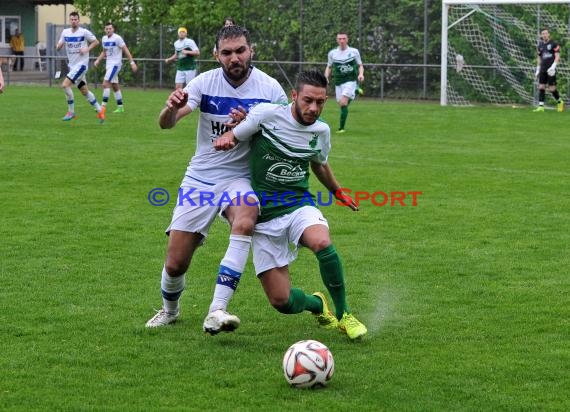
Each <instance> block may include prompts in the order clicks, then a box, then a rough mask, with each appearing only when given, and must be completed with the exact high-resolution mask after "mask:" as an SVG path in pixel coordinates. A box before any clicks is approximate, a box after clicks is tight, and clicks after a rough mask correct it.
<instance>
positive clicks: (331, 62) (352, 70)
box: [327, 47, 362, 86]
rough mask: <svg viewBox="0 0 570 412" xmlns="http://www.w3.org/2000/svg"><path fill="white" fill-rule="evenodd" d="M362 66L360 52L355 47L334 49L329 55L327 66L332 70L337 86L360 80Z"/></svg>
mask: <svg viewBox="0 0 570 412" xmlns="http://www.w3.org/2000/svg"><path fill="white" fill-rule="evenodd" d="M361 64H362V59H361V58H360V52H359V51H358V49H355V48H354V47H347V48H346V49H344V50H341V49H340V47H337V48H336V49H332V50H331V51H330V52H329V54H328V62H327V66H329V67H331V68H332V75H333V81H334V84H335V85H336V86H338V85H340V84H343V83H346V82H355V81H357V80H358V66H360V65H361Z"/></svg>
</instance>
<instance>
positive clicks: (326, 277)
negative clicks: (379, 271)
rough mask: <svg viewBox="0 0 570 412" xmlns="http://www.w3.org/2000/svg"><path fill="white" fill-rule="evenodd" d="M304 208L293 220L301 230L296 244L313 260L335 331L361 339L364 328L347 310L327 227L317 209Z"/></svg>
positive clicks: (341, 271) (339, 268)
mask: <svg viewBox="0 0 570 412" xmlns="http://www.w3.org/2000/svg"><path fill="white" fill-rule="evenodd" d="M306 209H307V211H306V212H305V213H303V214H300V215H299V216H298V219H297V220H298V221H299V222H300V225H299V226H298V227H303V226H304V227H305V229H304V230H303V234H302V235H301V238H300V243H301V244H302V245H304V246H306V247H308V248H309V249H311V250H312V251H313V253H315V256H316V257H317V260H318V262H319V270H320V273H321V278H322V280H323V283H324V284H325V287H326V288H327V290H328V291H329V293H330V295H331V297H332V300H333V302H334V305H335V314H336V318H337V319H338V320H339V322H338V327H339V329H340V330H341V331H342V332H345V333H347V335H348V336H349V337H350V338H351V339H355V338H358V337H361V336H363V335H365V334H366V332H367V330H366V326H364V324H362V323H361V322H360V321H358V320H357V319H356V318H355V317H354V315H352V314H351V311H350V308H349V307H348V304H347V301H346V287H345V281H344V279H345V276H344V267H343V265H342V261H341V259H340V256H339V255H338V253H337V251H336V249H335V247H334V246H333V245H332V242H331V239H330V234H329V229H328V224H327V222H326V220H325V219H324V217H322V214H321V212H320V211H319V210H318V209H316V208H312V209H314V210H311V208H306ZM319 215H320V216H319ZM315 216H317V219H315Z"/></svg>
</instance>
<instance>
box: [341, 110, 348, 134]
mask: <svg viewBox="0 0 570 412" xmlns="http://www.w3.org/2000/svg"><path fill="white" fill-rule="evenodd" d="M347 117H348V106H341V108H340V129H344V125H345V124H346V118H347Z"/></svg>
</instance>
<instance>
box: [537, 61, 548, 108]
mask: <svg viewBox="0 0 570 412" xmlns="http://www.w3.org/2000/svg"><path fill="white" fill-rule="evenodd" d="M546 82H547V73H546V72H542V71H541V72H540V73H539V74H538V107H537V108H536V109H534V111H535V112H544V100H545V96H546Z"/></svg>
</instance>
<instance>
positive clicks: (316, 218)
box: [252, 206, 329, 276]
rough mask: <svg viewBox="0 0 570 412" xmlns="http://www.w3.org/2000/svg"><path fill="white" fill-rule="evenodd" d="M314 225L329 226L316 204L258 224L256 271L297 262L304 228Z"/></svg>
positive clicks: (255, 237) (254, 249)
mask: <svg viewBox="0 0 570 412" xmlns="http://www.w3.org/2000/svg"><path fill="white" fill-rule="evenodd" d="M313 225H323V226H326V227H327V228H328V227H329V224H328V222H327V220H326V219H325V217H324V216H323V214H322V213H321V211H320V210H319V209H317V208H316V207H313V206H303V207H301V208H299V209H297V210H295V211H293V212H292V213H289V214H288V215H284V216H280V217H276V218H275V219H272V220H270V221H268V222H263V223H258V224H257V225H255V231H254V232H253V239H252V247H253V265H254V267H255V273H256V274H257V275H258V276H259V274H260V273H263V272H265V271H267V270H269V269H273V268H280V267H283V266H286V265H288V264H289V263H291V262H293V261H294V260H295V259H296V258H297V252H298V249H297V248H298V246H299V240H300V239H301V236H302V235H303V232H304V231H305V229H306V228H308V227H309V226H313ZM290 245H293V248H291V247H290Z"/></svg>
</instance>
